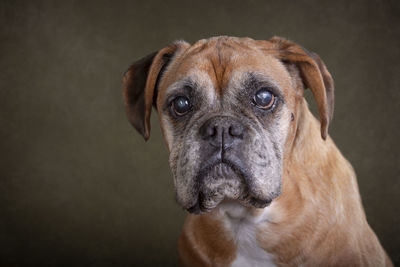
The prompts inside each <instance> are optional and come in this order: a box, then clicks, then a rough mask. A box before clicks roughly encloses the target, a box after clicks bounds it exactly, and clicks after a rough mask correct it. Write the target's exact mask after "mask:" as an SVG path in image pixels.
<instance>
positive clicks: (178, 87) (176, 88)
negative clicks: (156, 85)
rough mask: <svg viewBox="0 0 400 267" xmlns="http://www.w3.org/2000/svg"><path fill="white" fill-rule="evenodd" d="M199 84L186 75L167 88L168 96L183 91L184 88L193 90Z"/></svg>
mask: <svg viewBox="0 0 400 267" xmlns="http://www.w3.org/2000/svg"><path fill="white" fill-rule="evenodd" d="M197 86H198V85H197V83H196V81H195V80H194V79H193V78H192V77H190V76H189V77H185V78H183V79H181V80H179V81H177V82H175V83H173V84H172V85H171V86H170V87H168V90H167V92H166V93H167V96H169V95H173V94H175V93H177V92H182V90H185V91H187V90H191V89H194V88H196V87H197Z"/></svg>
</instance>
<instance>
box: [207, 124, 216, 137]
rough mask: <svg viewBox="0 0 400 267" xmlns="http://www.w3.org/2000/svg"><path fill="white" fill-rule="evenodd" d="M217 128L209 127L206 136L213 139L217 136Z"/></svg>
mask: <svg viewBox="0 0 400 267" xmlns="http://www.w3.org/2000/svg"><path fill="white" fill-rule="evenodd" d="M216 128H217V127H216V126H212V127H208V128H207V130H206V135H207V136H209V137H213V136H215V135H216V133H217V129H216Z"/></svg>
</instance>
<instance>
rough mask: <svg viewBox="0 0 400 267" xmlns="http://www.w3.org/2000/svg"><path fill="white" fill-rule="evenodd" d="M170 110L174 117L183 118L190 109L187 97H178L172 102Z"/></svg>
mask: <svg viewBox="0 0 400 267" xmlns="http://www.w3.org/2000/svg"><path fill="white" fill-rule="evenodd" d="M172 108H173V110H174V112H175V114H176V115H178V116H183V115H185V114H186V113H187V112H188V111H189V110H190V109H191V105H190V102H189V99H188V98H187V97H185V96H178V97H175V99H174V100H173V101H172Z"/></svg>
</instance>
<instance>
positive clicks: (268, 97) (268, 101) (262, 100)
mask: <svg viewBox="0 0 400 267" xmlns="http://www.w3.org/2000/svg"><path fill="white" fill-rule="evenodd" d="M253 101H254V103H255V104H256V105H257V107H259V108H262V109H270V108H271V107H272V106H273V104H274V102H275V96H274V94H273V93H271V92H270V91H268V90H267V89H264V88H263V89H260V90H258V91H257V92H256V94H255V95H254V97H253Z"/></svg>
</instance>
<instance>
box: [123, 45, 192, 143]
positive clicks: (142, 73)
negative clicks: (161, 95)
mask: <svg viewBox="0 0 400 267" xmlns="http://www.w3.org/2000/svg"><path fill="white" fill-rule="evenodd" d="M183 44H186V43H185V42H175V43H173V44H171V45H169V46H167V47H165V48H163V49H161V50H160V51H158V52H154V53H152V54H150V55H148V56H146V57H144V58H142V59H140V60H138V61H136V62H135V63H133V64H132V65H131V66H130V67H129V69H128V70H127V71H126V73H125V75H124V77H123V88H124V101H125V109H126V114H127V115H128V118H129V121H130V122H131V123H132V125H133V126H134V127H135V129H136V130H137V131H138V132H139V133H140V134H141V135H142V136H143V137H144V139H145V140H146V141H147V140H148V139H149V137H150V114H151V108H152V105H153V104H154V106H156V100H157V86H158V83H159V81H160V78H161V76H162V74H163V72H164V71H165V69H166V67H167V66H168V63H169V62H170V61H171V59H172V57H173V55H174V54H175V53H176V51H177V50H178V49H179V47H181V46H182V45H183Z"/></svg>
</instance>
